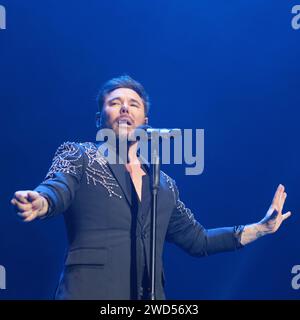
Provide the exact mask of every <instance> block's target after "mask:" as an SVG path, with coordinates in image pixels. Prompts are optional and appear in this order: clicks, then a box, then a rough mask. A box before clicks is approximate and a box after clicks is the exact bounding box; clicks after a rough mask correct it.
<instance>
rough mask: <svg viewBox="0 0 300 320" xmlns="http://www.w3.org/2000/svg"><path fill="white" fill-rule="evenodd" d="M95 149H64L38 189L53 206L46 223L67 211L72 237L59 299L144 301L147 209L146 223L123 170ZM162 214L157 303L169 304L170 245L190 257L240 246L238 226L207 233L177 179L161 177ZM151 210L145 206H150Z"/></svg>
mask: <svg viewBox="0 0 300 320" xmlns="http://www.w3.org/2000/svg"><path fill="white" fill-rule="evenodd" d="M97 146H98V145H97V144H96V143H91V142H88V143H73V142H66V143H64V144H62V145H61V146H60V147H59V148H58V150H57V151H56V154H55V156H54V159H53V162H52V166H51V168H50V170H49V172H48V174H47V176H46V179H45V180H44V181H43V182H42V183H41V184H40V185H39V186H38V187H37V188H36V189H35V190H36V191H38V192H40V193H42V194H43V195H44V196H45V197H46V198H47V199H48V202H49V211H48V214H47V215H46V217H51V216H54V215H56V214H58V213H60V212H63V213H64V219H65V223H66V229H67V235H68V242H69V246H68V251H67V255H66V261H65V267H64V270H63V273H62V275H61V279H60V281H59V285H58V289H57V291H56V298H57V299H101V300H102V299H140V288H141V284H142V276H143V270H144V262H145V261H146V265H147V266H148V270H149V260H150V224H151V223H150V222H151V221H150V203H149V208H148V209H147V210H146V212H147V214H146V217H144V219H141V217H140V216H139V215H135V214H134V213H133V210H132V195H131V194H130V188H128V185H127V183H126V170H125V166H124V165H123V164H114V165H112V164H109V163H108V162H107V160H106V159H105V157H104V156H103V154H102V153H101V152H99V150H98V148H97ZM160 181H161V182H160V189H159V193H158V216H157V252H156V256H157V268H156V289H157V292H156V298H157V299H165V294H164V275H163V265H162V254H163V245H164V242H165V240H167V241H170V242H174V243H175V244H177V245H178V246H179V247H181V248H182V249H184V250H185V251H187V252H188V253H189V254H191V255H193V256H207V255H209V254H213V253H217V252H223V251H228V250H235V249H238V248H240V247H241V245H240V242H239V239H238V232H237V228H236V227H228V228H218V229H208V230H206V229H205V228H204V227H203V226H202V225H201V224H199V223H198V222H197V221H196V220H195V218H194V215H193V214H192V212H191V211H190V210H189V209H188V208H186V207H185V205H184V203H183V202H181V201H180V199H179V194H178V190H177V187H176V184H175V181H174V180H173V179H171V178H170V177H169V176H167V175H166V174H165V173H163V172H162V171H161V177H160ZM147 205H148V204H147Z"/></svg>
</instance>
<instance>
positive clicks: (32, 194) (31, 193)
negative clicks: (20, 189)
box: [27, 191, 40, 201]
mask: <svg viewBox="0 0 300 320" xmlns="http://www.w3.org/2000/svg"><path fill="white" fill-rule="evenodd" d="M39 197H40V194H39V193H38V192H36V191H28V193H27V198H28V200H29V201H34V200H36V199H38V198H39Z"/></svg>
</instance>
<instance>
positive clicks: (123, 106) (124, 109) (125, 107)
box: [120, 103, 128, 113]
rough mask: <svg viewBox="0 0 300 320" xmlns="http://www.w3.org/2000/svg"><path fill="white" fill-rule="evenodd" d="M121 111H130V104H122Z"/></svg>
mask: <svg viewBox="0 0 300 320" xmlns="http://www.w3.org/2000/svg"><path fill="white" fill-rule="evenodd" d="M120 113H128V106H127V105H126V104H125V103H123V104H122V107H121V109H120Z"/></svg>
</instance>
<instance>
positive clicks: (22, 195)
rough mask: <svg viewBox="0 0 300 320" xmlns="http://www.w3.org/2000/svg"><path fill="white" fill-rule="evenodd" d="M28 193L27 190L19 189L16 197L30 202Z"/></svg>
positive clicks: (21, 200)
mask: <svg viewBox="0 0 300 320" xmlns="http://www.w3.org/2000/svg"><path fill="white" fill-rule="evenodd" d="M27 194H28V192H27V191H17V192H16V193H15V194H14V197H15V198H16V199H17V200H18V201H20V202H22V203H28V199H27Z"/></svg>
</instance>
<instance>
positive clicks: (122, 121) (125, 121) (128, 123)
mask: <svg viewBox="0 0 300 320" xmlns="http://www.w3.org/2000/svg"><path fill="white" fill-rule="evenodd" d="M118 125H119V126H128V127H129V126H132V122H131V120H130V119H127V118H126V119H125V118H123V119H119V120H118Z"/></svg>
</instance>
